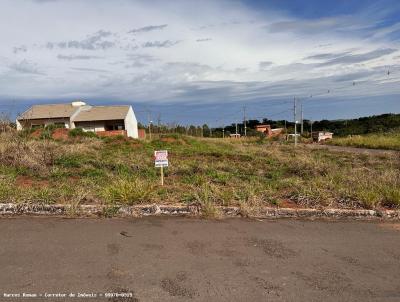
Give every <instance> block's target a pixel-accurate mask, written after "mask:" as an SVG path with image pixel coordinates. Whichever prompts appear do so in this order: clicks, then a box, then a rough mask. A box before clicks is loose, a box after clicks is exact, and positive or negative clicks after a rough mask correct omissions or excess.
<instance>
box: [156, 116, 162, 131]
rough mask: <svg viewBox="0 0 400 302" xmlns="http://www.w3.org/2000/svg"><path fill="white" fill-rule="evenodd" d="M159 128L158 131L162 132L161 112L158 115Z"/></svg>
mask: <svg viewBox="0 0 400 302" xmlns="http://www.w3.org/2000/svg"><path fill="white" fill-rule="evenodd" d="M157 128H158V133H161V113H159V114H158V117H157Z"/></svg>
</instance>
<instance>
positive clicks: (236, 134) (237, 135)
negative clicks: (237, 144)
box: [229, 133, 240, 138]
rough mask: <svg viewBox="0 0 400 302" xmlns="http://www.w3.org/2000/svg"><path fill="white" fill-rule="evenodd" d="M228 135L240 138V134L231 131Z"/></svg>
mask: <svg viewBox="0 0 400 302" xmlns="http://www.w3.org/2000/svg"><path fill="white" fill-rule="evenodd" d="M229 136H230V137H231V138H240V134H239V133H231V134H229Z"/></svg>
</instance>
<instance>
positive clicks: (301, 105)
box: [300, 103, 304, 135]
mask: <svg viewBox="0 0 400 302" xmlns="http://www.w3.org/2000/svg"><path fill="white" fill-rule="evenodd" d="M300 110H301V132H300V133H301V135H303V130H304V129H303V103H301V104H300Z"/></svg>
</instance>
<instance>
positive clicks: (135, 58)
mask: <svg viewBox="0 0 400 302" xmlns="http://www.w3.org/2000/svg"><path fill="white" fill-rule="evenodd" d="M127 58H128V62H129V63H128V64H126V65H125V68H135V67H144V66H146V65H148V64H149V63H152V62H155V61H157V59H156V58H155V57H153V56H151V55H146V54H129V55H127ZM125 63H126V62H125Z"/></svg>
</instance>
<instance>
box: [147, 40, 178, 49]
mask: <svg viewBox="0 0 400 302" xmlns="http://www.w3.org/2000/svg"><path fill="white" fill-rule="evenodd" d="M178 43H180V41H171V40H165V41H152V42H146V43H144V44H143V45H142V46H143V47H146V48H147V47H156V48H167V47H171V46H174V45H176V44H178Z"/></svg>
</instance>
